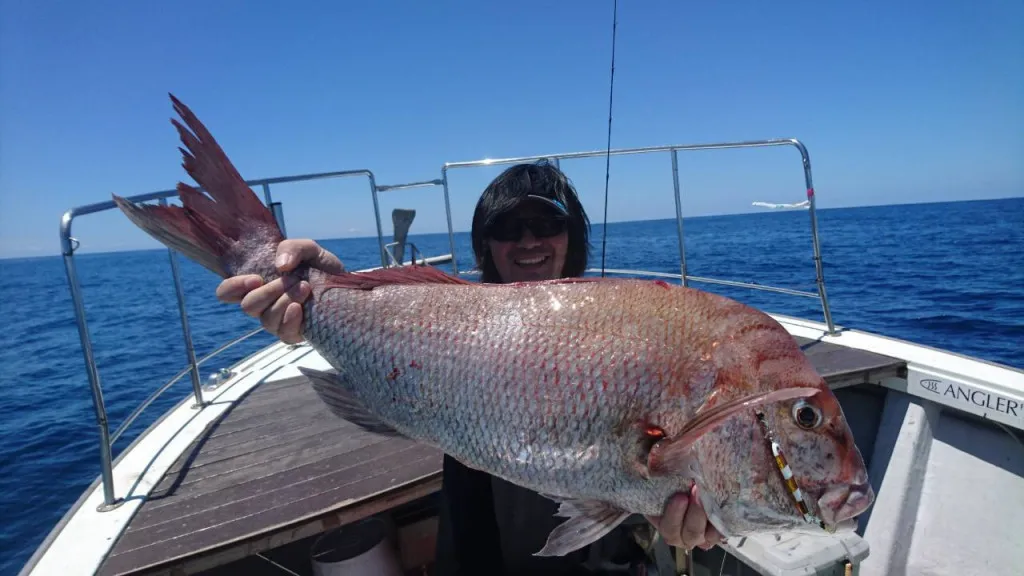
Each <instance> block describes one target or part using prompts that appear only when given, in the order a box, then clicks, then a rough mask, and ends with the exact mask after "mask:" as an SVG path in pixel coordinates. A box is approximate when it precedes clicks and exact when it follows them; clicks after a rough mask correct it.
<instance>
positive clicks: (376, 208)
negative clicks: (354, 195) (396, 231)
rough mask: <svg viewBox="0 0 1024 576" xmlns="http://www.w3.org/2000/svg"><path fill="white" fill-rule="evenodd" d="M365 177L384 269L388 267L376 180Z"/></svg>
mask: <svg viewBox="0 0 1024 576" xmlns="http://www.w3.org/2000/svg"><path fill="white" fill-rule="evenodd" d="M367 177H368V178H369V179H370V194H371V195H372V196H373V217H374V219H375V220H376V221H377V245H378V246H379V247H380V265H381V266H383V267H384V268H387V266H388V255H387V254H388V253H387V250H385V249H384V227H383V226H381V223H380V201H379V199H378V198H377V179H376V178H374V177H373V173H372V172H369V173H367Z"/></svg>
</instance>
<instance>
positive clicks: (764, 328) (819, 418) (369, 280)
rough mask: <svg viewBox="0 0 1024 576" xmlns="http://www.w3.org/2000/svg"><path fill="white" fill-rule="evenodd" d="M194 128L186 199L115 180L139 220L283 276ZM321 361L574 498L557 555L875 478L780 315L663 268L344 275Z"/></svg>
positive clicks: (222, 259) (734, 516)
mask: <svg viewBox="0 0 1024 576" xmlns="http://www.w3.org/2000/svg"><path fill="white" fill-rule="evenodd" d="M171 99H172V101H173V103H174V106H175V109H176V111H177V112H178V114H179V115H180V116H181V118H182V120H183V121H184V123H185V124H186V125H187V126H188V128H186V127H185V126H183V125H182V124H181V123H179V122H178V121H177V120H173V119H172V123H173V124H174V125H175V126H176V127H177V129H178V132H179V134H180V136H181V140H182V143H183V144H184V145H185V148H186V149H187V150H186V149H182V150H181V152H182V154H183V158H184V163H183V166H184V169H185V170H186V171H187V172H188V174H190V175H191V176H192V178H193V179H194V180H195V181H196V182H197V183H198V184H199V186H200V187H201V188H202V190H203V191H204V192H205V194H204V193H203V192H200V190H199V189H197V188H194V187H192V186H190V185H187V184H184V183H180V184H178V188H177V189H178V192H179V194H180V197H181V200H182V204H183V207H178V206H154V205H143V204H136V203H133V202H130V201H128V200H125V199H124V198H120V197H118V196H114V201H115V202H116V203H117V205H118V206H119V207H120V208H121V210H122V211H124V213H125V214H126V215H127V216H128V218H129V219H131V221H132V222H134V223H135V224H136V225H138V226H139V227H140V228H142V229H143V230H145V231H146V232H148V233H149V234H150V235H152V236H153V237H154V238H156V239H157V240H159V241H160V242H162V243H163V244H165V245H167V246H168V247H170V248H173V249H175V250H177V251H179V252H181V253H182V254H184V255H186V256H187V257H189V258H191V259H192V260H194V261H196V262H197V263H199V264H201V265H203V266H204V267H206V268H207V269H209V270H211V271H213V272H214V273H216V274H219V275H220V276H221V277H228V276H233V275H238V274H259V275H260V276H261V277H263V279H264V280H265V281H270V280H272V279H274V278H276V277H278V276H279V272H278V271H277V269H276V268H275V266H274V257H275V255H276V250H277V245H278V243H279V242H281V241H282V240H283V238H282V234H281V232H280V230H279V228H278V226H277V224H276V222H275V220H274V218H273V216H272V215H271V212H270V211H269V210H268V209H267V208H266V207H265V206H264V205H263V204H262V203H261V202H260V200H259V198H258V197H257V196H256V195H255V194H254V193H253V192H252V190H251V189H250V188H249V186H247V185H246V184H245V182H244V180H243V179H242V177H241V176H240V175H239V173H238V172H237V171H236V169H235V168H234V166H233V165H232V163H231V162H230V160H228V158H227V156H226V155H225V153H224V152H223V150H221V148H220V146H219V145H218V144H217V142H216V141H215V140H214V138H213V136H212V135H211V134H210V132H209V131H208V130H207V129H206V128H205V127H204V126H203V124H202V123H201V122H200V121H199V120H198V119H197V118H196V116H195V115H194V114H193V113H192V112H191V111H190V110H189V109H188V108H187V107H186V106H184V105H183V104H182V103H181V102H179V101H178V100H177V99H176V98H175V97H174V96H173V95H172V96H171ZM291 274H292V275H294V276H295V277H297V278H300V279H304V280H307V281H308V282H309V284H310V286H311V287H312V296H311V297H310V298H309V299H308V300H307V302H306V304H305V309H304V316H303V322H304V325H303V334H304V335H305V337H306V339H307V340H308V342H309V343H310V344H311V345H312V346H313V348H314V349H316V351H317V352H319V353H320V354H321V355H322V356H323V357H324V358H325V359H326V360H327V361H328V362H329V363H330V365H331V366H332V367H333V370H332V371H330V372H320V371H314V370H310V369H303V372H304V373H305V374H306V375H307V376H308V377H309V379H310V381H311V383H312V386H313V387H314V388H315V389H316V392H317V393H318V395H319V396H320V398H321V399H322V400H323V401H324V402H325V403H326V404H327V406H329V408H330V409H331V410H332V411H333V412H334V413H335V414H336V415H338V416H340V417H341V418H345V419H346V420H348V421H350V422H352V423H354V424H356V425H358V426H361V427H362V428H364V429H366V430H370V431H373V432H376V433H379V434H386V435H400V436H404V437H407V438H411V439H414V440H416V441H418V442H423V443H426V444H428V445H432V446H435V447H437V448H438V449H440V450H442V451H444V452H446V453H447V454H449V455H451V456H452V457H454V458H456V459H457V460H459V461H461V462H463V463H464V464H465V465H467V466H469V467H472V468H475V469H479V470H483V471H485V472H487V473H489V474H492V475H495V476H498V477H501V478H504V479H506V480H508V481H510V482H512V483H515V484H518V485H520V486H524V487H526V488H528V489H531V490H534V491H536V492H538V493H540V494H543V495H545V496H546V497H548V498H551V499H552V500H554V501H556V502H558V503H560V506H559V509H558V512H557V514H558V515H559V516H561V517H565V518H567V520H566V521H565V522H564V523H562V524H561V525H559V526H558V527H557V528H556V529H555V530H553V531H552V533H551V534H550V535H549V537H548V540H547V543H546V544H545V546H544V547H543V549H541V550H540V551H539V552H537V554H538V555H564V554H566V553H568V552H571V551H573V550H576V549H578V548H580V547H583V546H585V545H587V544H589V543H591V542H593V541H595V540H597V539H599V538H601V537H602V536H604V535H605V534H607V533H608V532H609V531H610V530H612V529H613V528H614V527H615V526H617V525H618V524H619V523H621V522H622V521H623V520H625V519H626V518H627V517H628V516H629V515H630V514H632V513H640V514H649V515H658V514H661V512H662V510H663V508H664V506H665V503H666V501H667V500H668V498H670V497H671V496H672V495H673V494H675V493H677V492H686V491H688V490H689V489H690V487H691V486H692V485H693V484H694V483H696V484H697V486H698V494H699V497H700V499H701V504H702V505H703V507H704V509H705V511H706V513H707V515H708V518H709V520H710V521H711V522H712V524H714V526H715V528H717V529H718V531H719V532H721V533H722V534H723V535H725V536H726V537H731V536H740V535H750V534H756V533H777V532H781V531H796V530H800V531H803V530H811V531H818V532H819V533H821V530H822V528H824V529H834V527H835V526H836V525H837V524H838V523H840V522H842V521H844V520H847V519H850V518H852V517H854V516H856V515H858V514H860V513H861V512H863V511H864V510H866V509H867V508H868V506H869V505H870V504H871V502H872V501H873V499H874V494H873V492H872V489H871V487H870V485H869V484H868V476H867V472H866V470H865V467H864V462H863V459H862V458H861V454H860V452H859V451H858V449H857V446H856V445H855V443H854V440H853V436H852V434H851V432H850V429H849V427H848V425H847V423H846V420H845V418H844V416H843V412H842V409H841V408H840V406H839V403H838V402H837V401H836V398H835V396H834V395H833V394H832V392H831V390H830V389H829V388H828V386H827V385H826V384H825V382H824V381H823V380H822V378H821V377H820V376H819V375H818V374H817V372H816V371H815V369H814V367H813V366H812V365H811V363H810V362H809V361H808V360H807V358H806V357H805V356H804V355H803V353H802V352H801V350H800V348H799V346H798V345H797V343H796V341H795V340H794V339H793V337H792V336H790V334H789V333H788V332H786V331H785V329H784V328H783V327H782V326H780V325H779V324H778V323H777V322H776V321H775V320H774V319H772V318H771V317H770V316H768V315H766V314H764V313H762V312H760V311H758V310H755V309H753V308H750V307H748V306H745V305H743V304H740V303H738V302H735V301H733V300H730V299H727V298H724V297H721V296H717V295H714V294H710V293H706V292H702V291H699V290H694V289H690V288H684V287H681V286H672V285H669V284H666V283H664V282H659V281H646V280H634V279H605V278H574V279H565V280H555V281H543V282H531V283H520V284H507V285H484V284H479V283H476V282H470V281H467V280H464V279H461V278H458V277H454V276H451V275H449V274H446V273H445V272H443V271H441V270H438V269H436V268H433V267H431V266H424V265H413V266H406V267H400V268H390V269H384V270H378V271H371V272H365V273H347V272H346V273H342V274H327V273H324V272H322V271H319V270H316V269H310V268H308V267H300V268H298V269H296V270H294V271H293V272H291Z"/></svg>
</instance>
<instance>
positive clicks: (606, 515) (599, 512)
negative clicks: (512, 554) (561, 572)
mask: <svg viewBox="0 0 1024 576" xmlns="http://www.w3.org/2000/svg"><path fill="white" fill-rule="evenodd" d="M555 516H560V517H563V518H568V520H566V521H565V522H563V523H562V524H559V525H558V526H557V527H556V528H555V529H554V530H552V531H551V534H549V535H548V539H547V542H546V543H545V544H544V547H543V548H541V549H540V551H539V552H537V553H535V554H534V556H565V555H566V554H568V553H570V552H572V551H574V550H579V549H580V548H583V547H584V546H586V545H588V544H592V543H594V542H596V541H598V540H600V539H601V538H603V537H604V536H605V535H606V534H608V533H609V532H611V531H612V530H614V529H615V527H616V526H618V525H619V524H621V523H622V522H623V520H625V519H626V518H628V517H629V516H630V513H629V512H626V511H625V510H622V509H620V508H617V507H615V506H613V505H611V504H608V503H606V502H601V501H599V500H563V501H561V504H560V506H559V507H558V512H556V513H555Z"/></svg>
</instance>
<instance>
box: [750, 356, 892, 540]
mask: <svg viewBox="0 0 1024 576" xmlns="http://www.w3.org/2000/svg"><path fill="white" fill-rule="evenodd" d="M811 370H813V368H811ZM807 378H808V379H810V378H815V379H816V380H817V382H816V384H817V385H816V387H817V388H818V392H817V393H816V394H814V395H811V396H808V397H805V398H797V399H794V400H788V401H785V402H779V403H776V404H772V405H768V406H764V407H763V409H762V411H761V412H760V413H758V415H757V416H756V418H757V420H758V426H759V427H761V428H762V429H763V431H764V432H766V434H767V435H768V436H770V440H769V439H768V438H767V437H766V443H768V444H769V448H770V449H771V450H772V454H771V456H772V458H771V460H772V464H775V467H776V468H777V469H779V471H780V474H781V475H783V480H784V485H785V486H786V490H787V491H788V492H790V493H793V491H794V488H795V489H798V490H799V492H797V494H799V495H800V496H801V498H802V500H803V502H804V504H805V505H806V506H807V508H808V512H809V513H810V514H811V515H813V516H815V517H816V518H817V519H820V520H821V522H823V523H824V525H825V526H827V527H829V528H835V527H836V526H839V525H842V524H844V523H846V522H847V521H850V520H852V519H854V518H855V517H857V516H858V515H860V514H861V513H863V512H864V511H866V510H867V509H868V507H870V506H871V504H872V502H873V501H874V497H875V495H874V491H873V489H872V488H871V484H870V482H869V479H868V471H867V467H866V466H865V464H864V459H863V457H862V456H861V453H860V450H859V449H858V447H857V443H856V441H855V439H854V436H853V432H852V431H851V430H850V426H849V424H848V423H847V421H846V417H845V416H844V414H843V409H842V407H841V406H840V404H839V401H838V399H837V398H836V396H835V394H833V393H832V391H831V390H830V389H829V387H828V385H827V384H826V383H825V382H824V380H822V379H821V378H820V376H817V374H816V373H815V374H814V375H813V376H810V375H808V376H807ZM808 384H810V382H809V383H808ZM772 443H774V446H772ZM769 466H771V464H769ZM785 468H788V472H787V471H786V470H785ZM790 474H791V475H792V482H788V483H787V482H786V478H785V476H788V475H790Z"/></svg>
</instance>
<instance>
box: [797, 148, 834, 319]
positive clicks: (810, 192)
mask: <svg viewBox="0 0 1024 576" xmlns="http://www.w3.org/2000/svg"><path fill="white" fill-rule="evenodd" d="M793 145H794V146H796V148H797V150H798V151H799V152H800V158H801V160H802V161H803V166H804V184H805V185H806V186H807V200H808V202H810V204H809V205H808V210H807V211H808V212H810V215H811V241H812V243H813V245H814V271H815V283H816V284H817V285H818V297H819V298H820V299H821V311H822V313H823V314H824V316H825V325H826V326H828V333H829V335H830V336H835V335H836V325H835V323H834V322H833V321H832V310H831V308H830V307H829V305H828V292H827V291H826V290H825V271H824V265H823V263H822V261H821V242H820V241H819V239H818V214H817V211H816V210H815V197H814V196H815V195H814V181H813V180H812V178H811V157H810V154H808V152H807V148H806V147H805V146H804V145H803V144H802V143H801V142H799V141H796V140H794V141H793Z"/></svg>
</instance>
